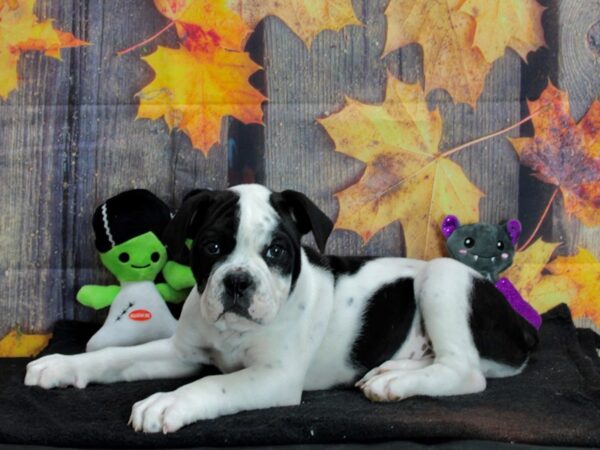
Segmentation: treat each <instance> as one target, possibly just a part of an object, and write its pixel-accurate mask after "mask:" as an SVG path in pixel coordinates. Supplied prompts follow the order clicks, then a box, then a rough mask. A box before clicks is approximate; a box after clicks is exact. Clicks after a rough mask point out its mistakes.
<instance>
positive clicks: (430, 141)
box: [319, 75, 483, 259]
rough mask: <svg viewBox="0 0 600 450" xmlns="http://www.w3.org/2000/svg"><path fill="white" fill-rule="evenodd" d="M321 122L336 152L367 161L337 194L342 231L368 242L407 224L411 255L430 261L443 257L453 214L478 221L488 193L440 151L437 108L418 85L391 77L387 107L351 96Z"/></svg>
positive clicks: (467, 220)
mask: <svg viewBox="0 0 600 450" xmlns="http://www.w3.org/2000/svg"><path fill="white" fill-rule="evenodd" d="M319 122H320V123H321V124H322V125H323V126H324V127H325V129H326V130H327V133H329V135H330V136H331V138H332V139H333V141H334V143H335V147H336V151H338V152H341V153H344V154H346V155H349V156H352V157H353V158H356V159H359V160H360V161H363V162H364V163H366V169H365V172H364V174H363V175H362V177H361V179H360V180H359V182H358V183H356V184H355V185H353V186H350V187H349V188H348V189H345V190H343V191H342V192H339V193H338V194H336V197H337V198H338V200H339V203H340V212H339V215H338V218H337V221H336V228H344V229H349V230H353V231H356V232H357V233H359V234H360V235H361V236H362V238H363V239H364V240H365V241H367V240H369V239H370V238H371V237H372V236H373V235H374V234H375V233H376V232H377V231H379V230H380V229H382V228H383V227H385V226H386V225H388V224H390V223H391V222H394V221H396V220H400V221H401V223H402V226H403V229H404V239H405V242H406V251H407V256H409V257H414V258H421V259H430V258H434V257H437V256H441V255H443V253H444V248H445V241H444V238H443V236H442V233H441V231H440V224H441V222H442V219H443V218H444V217H445V216H446V215H448V214H455V215H457V216H459V217H460V218H461V220H464V221H465V222H477V221H478V220H479V200H480V198H481V197H482V196H483V194H482V193H481V192H480V191H479V189H477V187H475V186H474V185H473V184H472V183H471V182H470V181H469V180H468V179H467V177H466V176H465V174H464V172H463V171H462V169H461V168H460V166H458V165H457V164H456V163H454V162H453V161H451V160H450V159H448V158H446V157H445V156H444V154H441V153H439V152H438V145H439V143H440V139H441V135H442V119H441V116H440V114H439V111H438V110H437V109H436V110H434V111H429V109H428V107H427V103H426V101H425V94H424V93H423V91H422V90H421V89H420V88H419V86H418V85H408V84H404V83H402V82H400V81H398V80H396V79H395V78H394V77H393V76H391V75H388V82H387V89H386V95H385V100H384V102H383V104H381V105H367V104H362V103H360V102H358V101H355V100H352V99H349V98H348V99H346V106H345V107H344V108H343V109H342V110H341V111H340V112H338V113H335V114H332V115H331V116H329V117H327V118H324V119H319ZM348 124H351V126H348Z"/></svg>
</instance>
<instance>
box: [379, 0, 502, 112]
mask: <svg viewBox="0 0 600 450" xmlns="http://www.w3.org/2000/svg"><path fill="white" fill-rule="evenodd" d="M463 2H464V0H390V3H389V4H388V6H387V8H386V10H385V15H386V17H387V23H388V26H387V36H386V42H385V49H384V51H383V54H384V56H385V55H386V54H388V53H390V52H391V51H394V50H396V49H398V48H400V47H403V46H405V45H408V44H412V43H419V44H420V45H421V47H422V48H423V70H424V73H425V92H426V93H428V92H429V91H431V90H433V89H436V88H441V89H445V90H446V91H448V93H449V94H450V95H451V96H452V97H453V98H454V99H455V101H458V102H464V103H468V104H470V105H471V106H473V107H474V106H475V103H476V102H477V99H478V98H479V96H480V95H481V92H482V91H483V87H484V82H485V77H486V75H487V73H488V72H489V70H490V67H491V64H490V63H489V62H487V61H486V60H485V58H484V57H483V54H482V53H481V50H479V49H478V48H477V47H475V46H474V45H473V39H474V35H475V27H476V21H475V19H474V18H473V17H472V16H471V15H469V14H466V13H464V12H461V11H460V7H461V6H462V3H463Z"/></svg>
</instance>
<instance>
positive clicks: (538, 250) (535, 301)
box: [502, 239, 561, 312]
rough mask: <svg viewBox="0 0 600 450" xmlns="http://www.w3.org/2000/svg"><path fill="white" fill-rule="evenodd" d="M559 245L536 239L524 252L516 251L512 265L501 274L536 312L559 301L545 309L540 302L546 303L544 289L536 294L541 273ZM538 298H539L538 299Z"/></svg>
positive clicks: (545, 291)
mask: <svg viewBox="0 0 600 450" xmlns="http://www.w3.org/2000/svg"><path fill="white" fill-rule="evenodd" d="M559 245H560V244H557V243H547V242H544V241H542V240H541V239H538V240H537V241H535V242H534V243H533V244H531V245H530V246H529V247H527V248H526V249H525V250H522V251H517V252H516V253H515V257H514V260H513V263H512V265H511V266H510V267H509V268H508V269H507V270H506V271H505V272H504V273H503V274H502V276H503V277H506V278H508V279H509V280H510V282H511V283H512V284H513V285H514V286H515V288H516V289H517V290H518V291H519V292H520V294H521V295H522V296H523V298H524V299H525V300H527V301H528V302H529V303H530V304H531V305H532V306H533V307H534V308H536V310H538V312H544V311H546V310H547V309H550V308H551V307H552V306H555V305H556V304H558V303H561V301H556V302H555V303H553V304H551V305H550V306H548V307H546V306H544V305H543V304H542V303H541V302H545V303H548V299H547V295H546V293H547V290H546V289H545V287H544V288H543V289H540V290H539V291H538V292H535V290H536V289H537V288H538V287H539V285H540V282H541V280H542V278H543V271H544V268H545V267H546V264H548V261H550V258H552V254H553V253H554V251H555V250H556V248H557V247H558V246H559ZM538 297H539V298H538Z"/></svg>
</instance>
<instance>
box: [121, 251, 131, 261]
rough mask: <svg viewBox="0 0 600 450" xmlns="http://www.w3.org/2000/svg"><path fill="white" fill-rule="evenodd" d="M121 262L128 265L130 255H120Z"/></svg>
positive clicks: (125, 253)
mask: <svg viewBox="0 0 600 450" xmlns="http://www.w3.org/2000/svg"><path fill="white" fill-rule="evenodd" d="M119 261H121V262H122V263H126V262H127V261H129V253H127V252H123V253H119Z"/></svg>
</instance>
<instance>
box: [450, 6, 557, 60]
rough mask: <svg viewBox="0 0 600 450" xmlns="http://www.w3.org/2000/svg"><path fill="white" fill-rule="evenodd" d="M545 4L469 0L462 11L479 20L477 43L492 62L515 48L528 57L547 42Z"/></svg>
mask: <svg viewBox="0 0 600 450" xmlns="http://www.w3.org/2000/svg"><path fill="white" fill-rule="evenodd" d="M544 9H545V8H544V7H543V6H541V5H540V4H539V3H538V2H537V0H466V1H465V3H464V4H463V5H462V6H461V8H460V11H462V12H465V13H467V14H469V15H471V16H473V17H474V18H475V20H476V22H477V28H476V31H475V38H474V45H475V46H476V47H477V48H479V49H480V50H481V52H482V53H483V56H484V57H485V59H486V60H487V61H488V62H490V63H491V62H494V61H495V60H496V59H498V58H500V57H502V55H504V51H505V49H506V47H511V48H513V49H514V50H515V51H516V52H517V53H518V54H519V55H520V56H521V58H523V59H524V60H526V59H527V53H529V52H532V51H535V50H537V49H538V48H539V47H541V46H544V45H546V41H545V40H544V29H543V28H542V13H543V12H544Z"/></svg>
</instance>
